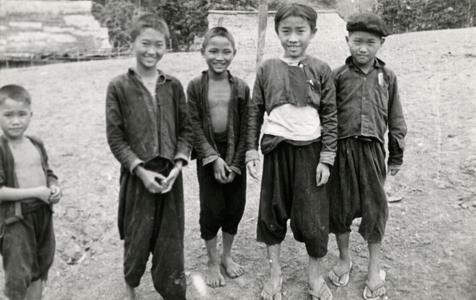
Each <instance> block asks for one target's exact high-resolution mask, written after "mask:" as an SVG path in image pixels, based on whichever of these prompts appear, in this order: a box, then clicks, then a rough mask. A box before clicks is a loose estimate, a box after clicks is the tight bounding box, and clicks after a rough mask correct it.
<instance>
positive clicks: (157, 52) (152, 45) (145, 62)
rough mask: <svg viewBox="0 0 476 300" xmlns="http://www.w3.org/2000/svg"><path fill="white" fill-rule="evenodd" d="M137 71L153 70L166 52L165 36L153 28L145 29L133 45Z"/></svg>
mask: <svg viewBox="0 0 476 300" xmlns="http://www.w3.org/2000/svg"><path fill="white" fill-rule="evenodd" d="M133 49H134V53H135V56H136V63H137V68H138V69H143V70H150V69H155V68H156V65H157V63H158V62H159V60H160V59H161V58H162V56H164V54H165V52H166V51H167V43H166V39H165V35H164V34H163V33H162V32H160V31H158V30H156V29H153V28H145V29H143V30H142V31H141V33H140V34H139V35H138V36H137V37H136V39H135V40H134V43H133Z"/></svg>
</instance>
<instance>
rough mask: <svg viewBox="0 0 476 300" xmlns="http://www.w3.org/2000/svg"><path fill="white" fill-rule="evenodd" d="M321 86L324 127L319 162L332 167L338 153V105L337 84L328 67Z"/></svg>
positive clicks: (321, 114) (320, 109) (322, 123)
mask: <svg viewBox="0 0 476 300" xmlns="http://www.w3.org/2000/svg"><path fill="white" fill-rule="evenodd" d="M321 86H322V89H321V93H322V95H321V105H320V107H319V118H320V119H321V120H320V121H321V127H322V134H321V137H322V150H321V154H320V161H319V162H320V163H324V164H327V165H328V166H332V165H333V164H334V159H335V153H336V151H337V105H336V90H335V83H334V79H333V76H332V72H331V69H330V68H329V67H328V66H326V68H325V69H324V74H323V75H322V77H321Z"/></svg>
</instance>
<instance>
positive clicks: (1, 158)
mask: <svg viewBox="0 0 476 300" xmlns="http://www.w3.org/2000/svg"><path fill="white" fill-rule="evenodd" d="M28 138H29V139H30V141H31V142H32V144H33V145H34V146H35V147H36V148H37V149H38V151H39V153H40V157H41V165H42V167H43V171H44V172H45V178H46V180H47V181H46V182H47V185H48V187H50V186H52V185H56V184H57V180H58V178H57V177H56V175H55V174H54V173H53V171H52V170H51V169H50V167H49V165H48V155H47V154H46V150H45V147H44V145H43V142H42V141H41V140H40V139H38V138H36V137H31V136H28ZM4 186H5V187H10V188H18V182H17V180H16V174H15V161H14V159H13V154H12V152H11V150H10V147H9V146H8V140H7V139H6V138H5V136H3V135H2V136H0V188H1V187H4ZM25 200H26V199H25ZM50 206H51V205H50ZM22 218H23V214H22V211H21V201H1V202H0V237H1V236H2V233H3V228H4V226H5V225H8V224H11V223H14V222H16V221H19V220H21V219H22Z"/></svg>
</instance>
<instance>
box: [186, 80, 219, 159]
mask: <svg viewBox="0 0 476 300" xmlns="http://www.w3.org/2000/svg"><path fill="white" fill-rule="evenodd" d="M196 84H197V83H196V82H193V81H192V82H190V83H189V85H188V87H187V99H188V107H189V113H190V123H191V124H192V131H193V139H192V140H193V147H194V148H195V151H196V153H197V157H198V158H200V159H202V160H203V164H204V165H206V164H209V163H211V162H213V161H215V160H216V159H217V158H218V157H219V155H218V153H217V152H216V151H215V149H213V147H212V145H210V143H209V141H208V140H207V138H206V136H205V132H204V131H203V125H202V124H203V120H202V118H203V114H202V109H201V105H200V95H199V93H197V89H196Z"/></svg>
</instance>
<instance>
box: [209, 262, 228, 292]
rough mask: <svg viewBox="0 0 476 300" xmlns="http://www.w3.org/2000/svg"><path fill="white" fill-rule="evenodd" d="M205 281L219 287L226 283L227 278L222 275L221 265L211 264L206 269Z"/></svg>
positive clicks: (211, 285) (213, 286)
mask: <svg viewBox="0 0 476 300" xmlns="http://www.w3.org/2000/svg"><path fill="white" fill-rule="evenodd" d="M205 282H206V283H207V285H209V286H210V287H212V288H217V287H220V286H224V285H225V278H224V277H223V275H221V272H220V265H218V264H209V265H208V268H207V270H206V271H205Z"/></svg>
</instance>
